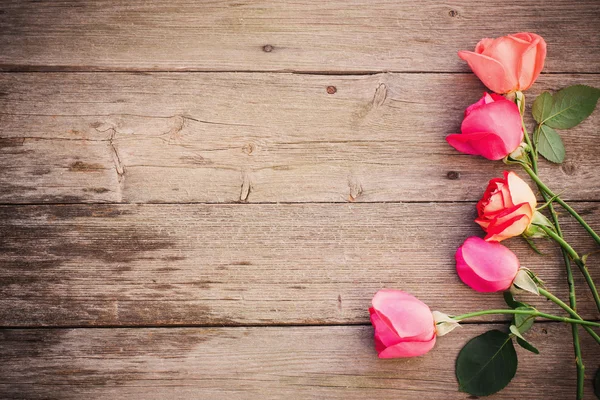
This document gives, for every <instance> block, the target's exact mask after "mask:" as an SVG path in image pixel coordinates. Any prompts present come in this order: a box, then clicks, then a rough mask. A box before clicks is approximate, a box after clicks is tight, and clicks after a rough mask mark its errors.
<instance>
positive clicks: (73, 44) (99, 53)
mask: <svg viewBox="0 0 600 400" xmlns="http://www.w3.org/2000/svg"><path fill="white" fill-rule="evenodd" d="M1 11H2V13H0V26H2V30H1V32H0V48H1V49H2V51H1V52H0V68H1V69H2V70H5V71H7V70H9V71H14V70H30V71H31V70H74V71H80V70H86V71H90V70H194V71H215V70H218V71H223V70H230V71H304V72H322V71H325V72H327V71H338V72H354V73H356V72H370V71H427V72H430V71H438V72H452V71H467V66H466V63H464V62H463V61H461V60H460V59H459V58H458V57H457V56H456V53H457V51H458V50H470V49H473V48H474V47H475V44H476V43H477V41H478V40H479V39H480V38H484V37H497V36H501V35H505V34H507V33H511V32H522V31H531V32H536V33H538V34H540V35H542V36H543V37H544V38H545V39H546V41H547V42H548V58H547V65H546V69H545V71H547V72H600V70H599V66H600V35H598V29H597V26H598V24H597V23H598V20H600V4H599V3H598V2H597V1H595V0H585V1H576V2H574V1H566V0H552V1H549V0H544V1H542V0H536V1H528V2H522V1H515V0H511V1H504V0H493V1H486V2H473V1H468V0H460V1H452V2H449V3H440V2H437V1H419V2H414V1H406V0H404V1H397V0H394V1H389V0H378V1H368V2H365V1H359V0H354V1H346V0H332V1H327V2H323V1H319V0H311V1H303V2H296V1H286V2H283V3H282V2H278V1H273V0H268V1H264V0H263V1H239V0H230V1H201V2H190V1H186V0H171V1H168V2H167V1H153V2H148V1H145V0H121V1H95V0H94V1H92V0H86V1H84V0H72V1H60V2H58V1H41V2H40V1H33V0H29V1H23V0H12V1H3V2H2V7H1Z"/></svg>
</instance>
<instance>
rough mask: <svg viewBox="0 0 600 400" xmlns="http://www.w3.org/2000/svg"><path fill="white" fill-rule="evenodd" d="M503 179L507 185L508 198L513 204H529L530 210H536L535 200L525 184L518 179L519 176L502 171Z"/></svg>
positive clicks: (529, 188)
mask: <svg viewBox="0 0 600 400" xmlns="http://www.w3.org/2000/svg"><path fill="white" fill-rule="evenodd" d="M504 178H505V179H506V182H507V184H508V189H509V191H510V198H511V200H512V202H513V204H519V203H529V205H530V206H531V209H535V208H536V206H537V199H536V198H535V194H533V191H532V190H531V187H530V186H529V185H528V184H527V182H525V181H524V180H523V179H521V178H519V176H518V175H517V174H515V173H514V172H512V171H511V172H507V171H504Z"/></svg>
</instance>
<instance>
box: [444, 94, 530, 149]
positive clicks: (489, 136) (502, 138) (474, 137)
mask: <svg viewBox="0 0 600 400" xmlns="http://www.w3.org/2000/svg"><path fill="white" fill-rule="evenodd" d="M460 130H461V132H462V133H460V134H459V133H455V134H452V135H448V136H446V140H447V141H448V143H449V144H450V146H452V147H454V148H455V149H456V150H458V151H460V152H462V153H466V154H472V155H479V156H483V157H485V158H487V159H489V160H500V159H502V158H504V157H506V156H507V155H509V154H510V153H512V152H513V151H515V150H516V149H517V147H519V145H520V144H521V142H522V141H523V128H522V125H521V114H519V108H518V107H517V105H516V104H515V103H513V102H512V101H510V100H507V99H505V98H504V97H502V96H500V95H497V94H492V95H490V94H488V93H484V95H483V97H482V98H481V99H480V100H479V101H478V102H477V103H475V104H471V105H470V106H469V107H467V109H466V110H465V119H464V120H463V122H462V125H461V127H460Z"/></svg>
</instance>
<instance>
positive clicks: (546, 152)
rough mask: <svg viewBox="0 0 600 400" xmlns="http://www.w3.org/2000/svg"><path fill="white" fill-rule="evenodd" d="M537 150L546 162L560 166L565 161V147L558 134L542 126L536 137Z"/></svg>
mask: <svg viewBox="0 0 600 400" xmlns="http://www.w3.org/2000/svg"><path fill="white" fill-rule="evenodd" d="M537 149H538V151H539V152H540V154H541V155H543V156H544V158H545V159H546V160H548V161H552V162H553V163H556V164H560V163H562V162H563V161H564V160H565V145H564V144H563V142H562V139H561V138H560V135H559V134H558V132H556V131H555V130H554V129H552V128H550V127H549V126H546V125H542V126H541V128H540V133H539V137H538V144H537Z"/></svg>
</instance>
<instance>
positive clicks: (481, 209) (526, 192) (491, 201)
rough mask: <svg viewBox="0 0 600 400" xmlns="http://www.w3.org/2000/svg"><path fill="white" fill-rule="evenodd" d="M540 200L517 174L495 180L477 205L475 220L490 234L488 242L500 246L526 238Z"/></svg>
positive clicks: (508, 173)
mask: <svg viewBox="0 0 600 400" xmlns="http://www.w3.org/2000/svg"><path fill="white" fill-rule="evenodd" d="M536 206H537V200H536V198H535V195H534V194H533V191H532V190H531V188H530V187H529V185H528V184H527V183H526V182H525V181H523V180H522V179H521V178H519V177H518V176H517V174H515V173H514V172H507V171H504V179H502V178H494V179H491V180H490V182H489V184H488V187H487V189H486V190H485V193H484V194H483V197H482V198H481V200H479V202H478V203H477V213H478V214H479V217H478V218H477V219H476V220H475V222H477V223H478V224H479V225H480V226H481V227H482V228H483V230H484V231H486V232H487V235H486V237H485V240H487V241H496V242H500V241H502V240H504V239H508V238H511V237H513V236H518V235H520V234H522V233H523V232H524V231H525V230H526V229H527V228H528V227H529V224H531V221H532V219H533V217H534V214H535V212H536V209H535V208H536Z"/></svg>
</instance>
